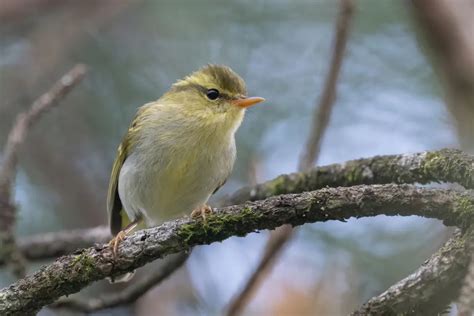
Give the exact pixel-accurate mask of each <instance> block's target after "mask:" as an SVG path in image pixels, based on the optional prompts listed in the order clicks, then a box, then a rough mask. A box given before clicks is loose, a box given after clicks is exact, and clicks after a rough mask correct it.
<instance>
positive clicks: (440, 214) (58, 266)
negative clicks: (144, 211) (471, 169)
mask: <svg viewBox="0 0 474 316" xmlns="http://www.w3.org/2000/svg"><path fill="white" fill-rule="evenodd" d="M377 215H387V216H411V215H418V216H424V217H427V218H437V219H440V220H443V222H444V223H445V225H454V226H458V227H463V228H467V227H468V226H466V225H468V224H469V223H472V222H473V221H474V197H473V196H472V195H471V194H470V193H469V192H456V191H451V190H441V189H427V188H420V187H414V186H409V185H393V184H389V185H370V186H367V185H363V186H354V187H348V188H345V187H340V188H325V189H321V190H317V191H312V192H304V193H301V194H288V195H280V196H275V197H271V198H268V199H266V200H263V201H255V202H247V203H244V204H241V205H234V206H228V207H223V208H220V209H217V210H216V212H215V213H214V214H213V215H211V216H209V217H208V218H207V221H206V222H203V221H201V220H194V219H191V218H189V217H185V218H182V219H178V220H174V221H169V222H166V223H164V224H162V225H161V226H158V227H153V228H149V229H145V230H140V231H138V232H136V233H134V234H132V235H129V236H127V237H126V238H125V239H124V240H123V241H122V242H121V243H120V246H119V249H118V253H119V255H118V256H117V257H115V258H114V256H113V253H112V250H111V249H110V247H109V246H108V245H107V244H105V245H98V246H95V247H92V248H87V249H82V250H81V251H78V252H76V253H75V254H72V255H69V256H64V257H61V258H58V259H57V260H56V261H55V262H53V263H51V264H49V265H47V266H44V267H42V268H41V269H40V270H39V271H38V272H36V273H34V274H32V275H30V276H27V277H26V278H24V279H21V280H19V281H17V282H16V283H14V284H12V285H10V286H9V287H7V288H4V289H2V290H0V315H25V314H26V315H29V314H32V313H34V312H37V311H38V310H39V309H41V308H42V307H43V306H45V305H49V304H51V303H53V302H54V301H55V300H57V299H58V298H59V297H61V296H64V295H70V294H73V293H76V292H78V291H80V290H81V289H82V288H84V287H86V286H87V285H89V284H91V283H92V282H94V281H98V280H101V279H104V278H106V277H112V278H113V277H116V276H119V275H123V274H124V273H127V272H131V271H133V270H135V269H137V268H139V267H141V266H143V265H145V264H146V263H148V262H151V261H153V260H156V259H161V258H164V257H166V256H168V255H170V254H174V253H179V252H183V251H189V250H190V249H192V248H193V247H195V246H197V245H205V244H210V243H212V242H216V241H222V240H224V239H227V238H229V237H231V236H245V235H246V234H248V233H252V232H255V231H257V230H263V229H275V228H276V227H279V226H281V225H283V224H291V225H293V226H297V225H302V224H304V223H314V222H325V221H328V220H342V221H346V220H347V219H348V218H351V217H355V218H361V217H367V216H377ZM440 290H443V289H440Z"/></svg>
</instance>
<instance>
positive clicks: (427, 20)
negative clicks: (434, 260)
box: [413, 0, 474, 315]
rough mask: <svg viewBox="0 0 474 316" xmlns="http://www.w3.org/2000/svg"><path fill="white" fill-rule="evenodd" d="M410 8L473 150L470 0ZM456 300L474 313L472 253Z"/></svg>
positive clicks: (421, 2) (418, 1)
mask: <svg viewBox="0 0 474 316" xmlns="http://www.w3.org/2000/svg"><path fill="white" fill-rule="evenodd" d="M413 8H414V13H415V16H416V17H417V20H418V22H419V24H420V26H421V27H422V29H423V31H424V35H425V37H426V39H427V42H428V44H429V45H430V48H431V50H430V53H431V55H432V57H434V58H433V59H432V61H433V64H434V66H435V69H437V70H438V74H439V75H440V77H441V79H442V80H443V87H444V91H445V96H446V106H447V108H448V110H449V111H450V112H451V114H452V116H453V118H454V122H455V127H456V129H457V132H458V136H459V139H460V143H461V145H462V147H463V148H464V149H465V150H468V151H469V152H474V142H473V140H472V135H473V133H474V39H473V37H472V30H473V28H474V13H473V12H474V2H473V1H472V0H458V1H449V0H414V1H413ZM470 241H472V243H473V244H472V245H471V246H470V247H468V249H470V250H471V253H474V252H473V251H474V238H473V239H472V240H470ZM459 302H460V304H459V310H460V315H472V314H474V255H473V257H472V262H471V268H470V269H469V273H468V275H467V276H466V280H465V282H464V288H463V290H462V291H461V296H460V298H459Z"/></svg>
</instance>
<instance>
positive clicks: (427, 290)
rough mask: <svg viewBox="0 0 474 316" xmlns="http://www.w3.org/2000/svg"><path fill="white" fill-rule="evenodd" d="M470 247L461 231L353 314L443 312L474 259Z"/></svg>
mask: <svg viewBox="0 0 474 316" xmlns="http://www.w3.org/2000/svg"><path fill="white" fill-rule="evenodd" d="M466 250H467V249H466V237H465V236H463V235H462V234H461V232H457V233H456V234H455V236H454V237H453V238H451V239H450V240H449V241H448V242H447V243H446V244H445V245H444V246H443V247H441V248H440V249H439V250H438V251H437V252H436V253H435V254H434V255H433V256H431V258H430V259H429V260H427V261H426V262H425V263H424V264H423V265H422V266H421V267H420V268H419V269H418V270H417V271H416V272H414V273H413V274H411V275H410V276H408V277H406V278H404V279H403V280H401V281H399V282H397V283H396V284H394V285H392V286H391V287H390V288H389V289H388V290H386V291H385V292H383V293H382V294H380V295H379V296H376V297H373V298H371V299H370V300H369V301H368V302H367V303H365V304H364V305H363V306H362V307H361V308H360V309H359V310H357V311H355V312H354V313H352V314H351V315H353V316H362V315H439V313H440V311H442V310H443V309H444V308H445V307H446V306H448V305H449V304H450V303H451V302H452V301H454V300H455V299H456V298H457V295H458V293H459V288H460V285H461V284H462V280H463V278H464V276H465V275H466V270H467V266H468V264H469V259H470V256H469V253H468V252H467V251H466Z"/></svg>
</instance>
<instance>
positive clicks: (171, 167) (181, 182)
mask: <svg viewBox="0 0 474 316" xmlns="http://www.w3.org/2000/svg"><path fill="white" fill-rule="evenodd" d="M158 132H159V131H157V130H154V131H152V132H150V133H151V134H154V135H150V136H149V137H150V140H149V141H153V142H154V144H153V146H141V147H137V148H136V150H134V151H133V152H132V153H131V154H130V155H129V156H128V157H127V159H126V160H125V162H124V165H123V167H122V169H121V171H120V176H119V183H118V191H119V195H120V199H121V201H122V204H123V206H124V208H125V210H126V212H127V214H128V216H129V217H130V219H132V220H133V219H135V218H137V217H140V216H141V217H144V218H145V220H146V222H147V225H148V226H154V225H157V224H159V223H161V222H162V221H164V220H167V219H170V218H173V217H176V216H179V215H182V214H189V213H191V211H192V210H193V209H195V208H196V207H198V206H200V205H202V204H204V203H206V202H207V200H208V199H209V197H210V195H211V194H212V192H213V191H214V190H215V189H216V188H217V187H218V186H219V185H221V184H222V183H223V182H225V180H226V178H227V177H228V176H229V174H230V172H231V170H232V166H233V164H234V160H235V153H236V149H235V141H234V133H231V134H230V135H210V136H209V137H210V138H212V139H209V137H208V138H193V137H186V136H185V135H184V136H183V135H181V134H179V133H180V132H179V131H177V135H176V137H175V141H174V142H173V141H169V140H170V139H172V138H171V137H168V138H160V137H157V135H156V133H158ZM166 132H168V133H169V130H167V131H166ZM179 136H183V137H179ZM188 136H189V135H188ZM224 136H225V137H224ZM184 139H186V140H189V141H184ZM147 148H148V149H149V148H153V151H152V152H147V151H146V150H147Z"/></svg>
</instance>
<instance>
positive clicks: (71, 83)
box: [0, 64, 86, 276]
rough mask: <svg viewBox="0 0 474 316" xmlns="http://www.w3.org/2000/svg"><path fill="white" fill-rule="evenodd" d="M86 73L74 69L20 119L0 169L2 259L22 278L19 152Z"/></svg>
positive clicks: (18, 118) (4, 153)
mask: <svg viewBox="0 0 474 316" xmlns="http://www.w3.org/2000/svg"><path fill="white" fill-rule="evenodd" d="M85 73H86V68H85V66H84V65H80V64H79V65H76V66H74V67H73V68H72V69H71V70H70V71H69V72H68V73H66V74H65V75H64V76H63V77H61V79H59V81H57V82H56V83H55V84H54V85H53V86H52V87H51V89H50V90H49V91H48V92H46V93H45V94H43V95H42V96H41V97H39V98H38V99H36V100H35V101H34V102H33V104H32V105H31V107H30V108H29V109H28V110H27V111H26V112H24V113H21V114H19V115H18V117H17V119H16V122H15V124H14V126H13V127H12V129H11V131H10V133H9V134H8V138H7V142H6V144H5V148H4V150H3V157H2V164H1V166H0V219H1V221H0V232H1V234H0V249H2V251H1V253H0V258H3V259H4V260H6V261H9V262H10V263H11V266H12V267H14V270H15V271H14V272H15V274H17V275H19V276H22V275H24V273H25V267H24V260H23V257H22V256H21V253H20V252H19V251H18V250H17V247H16V242H15V237H14V225H15V220H16V206H15V205H14V202H13V198H12V190H13V189H12V186H13V182H14V180H15V175H16V169H17V163H18V151H19V150H20V147H21V146H22V144H23V142H24V141H25V138H26V135H27V134H28V131H29V129H30V127H31V126H32V125H33V124H34V123H35V122H36V121H38V119H39V118H40V117H41V115H42V114H43V113H45V112H46V111H47V110H49V109H51V108H52V107H54V106H55V105H57V104H58V103H59V101H61V100H62V99H63V98H64V97H65V96H66V95H67V94H68V93H69V91H71V90H72V89H73V88H74V87H75V86H76V85H77V84H78V83H79V82H80V81H81V80H82V78H83V77H84V75H85Z"/></svg>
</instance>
